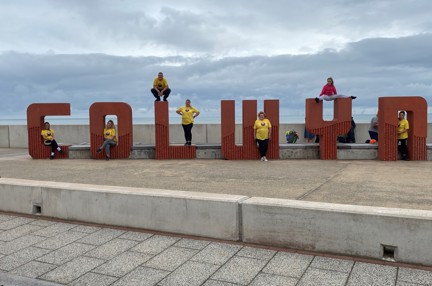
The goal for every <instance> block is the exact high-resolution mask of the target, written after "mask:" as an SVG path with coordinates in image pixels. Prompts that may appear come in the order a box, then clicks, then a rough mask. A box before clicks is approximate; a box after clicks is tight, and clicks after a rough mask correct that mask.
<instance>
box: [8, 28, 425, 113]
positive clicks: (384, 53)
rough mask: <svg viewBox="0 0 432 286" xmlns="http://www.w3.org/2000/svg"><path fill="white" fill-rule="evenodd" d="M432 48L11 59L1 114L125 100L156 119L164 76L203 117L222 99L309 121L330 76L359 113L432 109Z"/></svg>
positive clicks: (397, 44) (178, 98)
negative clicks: (420, 101)
mask: <svg viewBox="0 0 432 286" xmlns="http://www.w3.org/2000/svg"><path fill="white" fill-rule="evenodd" d="M430 42H432V35H429V34H425V35H417V36H411V37H405V38H399V39H380V38H378V39H368V40H364V41H360V42H356V43H352V44H350V45H348V47H347V48H346V49H344V50H342V51H341V52H335V51H325V52H322V53H318V54H315V55H299V56H292V55H282V56H274V57H265V56H253V57H242V58H239V57H228V58H222V59H215V58H212V57H203V58H197V57H194V58H186V57H180V56H178V57H164V58H159V57H118V56H109V55H104V54H89V55H53V54H46V55H32V54H22V53H3V54H1V55H0V96H1V98H2V102H3V103H4V104H2V105H1V107H0V114H1V116H5V115H8V114H12V113H19V114H22V115H24V114H25V108H26V107H27V106H28V105H29V104H30V103H33V102H71V104H72V108H73V113H82V114H86V113H87V111H88V108H89V106H90V105H91V104H92V103H93V102H96V101H125V102H128V103H129V104H130V105H131V106H132V107H133V109H134V115H135V116H137V115H149V114H150V115H151V112H152V107H153V97H152V95H151V94H150V91H149V90H150V88H151V85H152V80H153V78H154V77H155V76H156V74H157V72H158V71H163V72H164V74H165V76H166V78H167V79H168V81H169V84H170V86H171V88H172V90H173V92H172V94H171V96H170V105H171V106H174V107H175V106H179V105H181V104H183V103H184V100H185V99H186V98H190V99H191V100H192V102H193V103H194V104H196V105H197V106H198V107H200V109H201V110H202V111H204V112H203V118H205V116H206V113H207V114H210V113H212V114H213V115H212V116H218V114H220V110H219V107H220V100H221V99H235V100H238V101H240V100H241V99H250V98H255V99H258V100H260V101H261V100H263V99H268V98H278V99H280V104H281V109H282V110H284V113H285V114H287V113H290V114H296V115H301V114H304V100H305V99H306V98H310V97H315V96H317V95H318V94H319V92H320V90H321V88H322V86H323V85H324V84H325V80H326V78H327V76H333V77H334V79H335V84H336V87H337V89H338V91H339V92H340V93H345V94H350V95H357V96H358V98H357V99H356V100H355V101H354V103H353V108H354V111H355V112H356V113H364V112H370V110H373V109H375V108H376V106H377V99H378V97H379V96H389V95H392V96H397V95H418V96H423V97H425V98H426V99H427V100H428V101H429V103H430V96H431V94H432V87H431V82H430V79H431V78H432V68H431V58H432V54H431V51H430V50H429V47H430V44H429V43H430ZM140 110H141V111H140ZM140 112H141V113H140ZM281 114H282V113H281Z"/></svg>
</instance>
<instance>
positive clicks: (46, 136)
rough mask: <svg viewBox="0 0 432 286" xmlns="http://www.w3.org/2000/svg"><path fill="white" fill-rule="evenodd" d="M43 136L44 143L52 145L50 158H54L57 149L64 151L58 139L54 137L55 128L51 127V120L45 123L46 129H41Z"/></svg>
mask: <svg viewBox="0 0 432 286" xmlns="http://www.w3.org/2000/svg"><path fill="white" fill-rule="evenodd" d="M41 136H42V140H43V143H44V145H46V146H51V154H50V159H51V160H52V159H54V156H55V151H56V150H57V151H58V152H62V150H61V148H60V147H59V146H58V144H57V141H56V140H55V139H54V130H53V129H51V126H50V124H49V122H45V123H44V129H42V131H41Z"/></svg>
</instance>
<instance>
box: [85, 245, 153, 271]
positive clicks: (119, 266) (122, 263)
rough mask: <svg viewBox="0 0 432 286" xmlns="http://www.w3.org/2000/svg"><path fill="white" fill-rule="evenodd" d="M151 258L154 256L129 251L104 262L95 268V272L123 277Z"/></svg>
mask: <svg viewBox="0 0 432 286" xmlns="http://www.w3.org/2000/svg"><path fill="white" fill-rule="evenodd" d="M150 258H152V256H151V255H148V254H144V253H139V252H131V251H128V252H125V253H122V254H120V255H119V256H117V257H115V258H113V259H111V260H109V261H108V262H106V263H104V264H102V265H101V266H99V267H98V268H96V269H94V270H93V272H96V273H99V274H104V275H110V276H115V277H122V276H124V275H126V274H127V273H129V272H130V271H132V270H134V269H135V268H137V267H138V266H140V265H142V264H144V263H145V262H146V261H148V260H149V259H150Z"/></svg>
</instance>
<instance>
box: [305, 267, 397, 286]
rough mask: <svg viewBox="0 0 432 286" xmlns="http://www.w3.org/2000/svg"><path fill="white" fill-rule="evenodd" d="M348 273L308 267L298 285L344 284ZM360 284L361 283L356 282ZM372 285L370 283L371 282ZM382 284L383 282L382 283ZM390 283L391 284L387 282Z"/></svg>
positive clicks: (341, 285) (324, 285) (322, 285)
mask: <svg viewBox="0 0 432 286" xmlns="http://www.w3.org/2000/svg"><path fill="white" fill-rule="evenodd" d="M347 279H348V273H342V272H338V271H331V270H324V269H317V268H309V269H308V270H306V273H305V274H304V275H303V277H302V278H301V279H300V281H299V283H298V284H297V285H298V286H326V285H328V286H344V285H345V284H346V281H347ZM357 285H362V284H357ZM364 285H366V284H364ZM371 285H372V284H371ZM383 285H384V284H383ZM387 285H391V284H387Z"/></svg>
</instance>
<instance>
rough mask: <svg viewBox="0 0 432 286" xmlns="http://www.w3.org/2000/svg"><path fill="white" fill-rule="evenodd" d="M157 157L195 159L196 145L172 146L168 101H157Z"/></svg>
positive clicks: (160, 158)
mask: <svg viewBox="0 0 432 286" xmlns="http://www.w3.org/2000/svg"><path fill="white" fill-rule="evenodd" d="M154 110H155V143H156V159H157V160H162V159H195V158H196V146H195V145H192V146H170V144H169V117H168V115H169V114H168V102H167V101H155V103H154Z"/></svg>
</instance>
